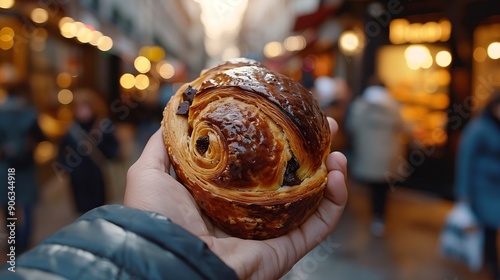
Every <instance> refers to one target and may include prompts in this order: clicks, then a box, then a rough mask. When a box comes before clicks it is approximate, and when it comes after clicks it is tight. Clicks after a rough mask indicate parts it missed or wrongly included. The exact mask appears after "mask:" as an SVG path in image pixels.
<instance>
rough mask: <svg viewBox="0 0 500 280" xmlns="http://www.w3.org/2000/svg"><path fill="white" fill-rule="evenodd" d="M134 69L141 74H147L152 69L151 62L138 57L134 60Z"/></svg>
mask: <svg viewBox="0 0 500 280" xmlns="http://www.w3.org/2000/svg"><path fill="white" fill-rule="evenodd" d="M134 67H135V69H136V70H137V71H139V73H147V72H148V71H149V70H150V69H151V62H150V61H149V59H147V58H146V57H144V56H138V57H137V58H136V59H135V60H134Z"/></svg>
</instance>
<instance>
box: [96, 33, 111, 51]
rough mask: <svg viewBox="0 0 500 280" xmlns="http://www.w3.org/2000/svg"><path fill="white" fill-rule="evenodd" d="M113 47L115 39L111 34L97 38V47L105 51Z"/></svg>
mask: <svg viewBox="0 0 500 280" xmlns="http://www.w3.org/2000/svg"><path fill="white" fill-rule="evenodd" d="M112 47H113V39H111V38H110V37H109V36H102V37H101V38H99V40H97V48H98V49H99V50H101V51H103V52H105V51H109V50H110V49H111V48H112Z"/></svg>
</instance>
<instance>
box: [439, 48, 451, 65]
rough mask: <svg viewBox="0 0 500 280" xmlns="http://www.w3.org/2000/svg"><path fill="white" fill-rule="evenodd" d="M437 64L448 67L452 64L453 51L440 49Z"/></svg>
mask: <svg viewBox="0 0 500 280" xmlns="http://www.w3.org/2000/svg"><path fill="white" fill-rule="evenodd" d="M436 64H437V65H439V66H441V67H447V66H449V65H450V64H451V53H450V52H449V51H440V52H438V53H437V54H436Z"/></svg>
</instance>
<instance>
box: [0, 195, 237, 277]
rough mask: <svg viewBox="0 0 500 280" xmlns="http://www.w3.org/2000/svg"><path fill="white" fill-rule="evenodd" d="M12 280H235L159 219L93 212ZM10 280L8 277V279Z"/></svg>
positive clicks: (28, 256) (198, 244)
mask: <svg viewBox="0 0 500 280" xmlns="http://www.w3.org/2000/svg"><path fill="white" fill-rule="evenodd" d="M6 269H7V266H4V268H3V270H2V272H1V273H0V278H2V279H4V277H8V278H11V279H237V276H236V274H235V272H234V271H233V270H232V269H231V268H229V267H228V266H227V265H226V264H224V263H223V262H222V261H221V260H220V259H219V258H218V257H217V256H216V255H215V254H214V253H212V251H210V249H209V248H208V247H207V246H206V244H205V243H204V242H203V241H201V240H200V239H198V238H197V237H195V236H194V235H192V234H190V233H189V232H187V231H186V230H184V229H182V228H181V227H179V226H178V225H176V224H174V223H172V222H170V221H169V220H168V219H167V218H165V217H164V216H161V215H159V214H155V213H151V212H145V211H140V210H136V209H132V208H128V207H124V206H119V205H109V206H103V207H99V208H96V209H94V210H92V211H89V212H88V213H86V214H85V215H83V216H81V217H80V218H79V219H78V220H76V221H75V222H74V223H72V224H70V225H68V226H67V227H65V228H63V229H61V230H60V231H58V232H56V233H55V234H53V235H52V236H50V237H49V238H47V239H46V240H44V241H43V242H41V243H40V244H39V245H37V246H36V247H35V248H33V249H32V250H30V251H28V252H26V253H24V254H23V255H21V256H19V257H18V259H17V260H16V269H15V270H16V272H10V271H7V270H6ZM9 276H10V277H9Z"/></svg>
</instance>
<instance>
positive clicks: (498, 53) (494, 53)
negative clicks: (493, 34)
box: [486, 42, 500, 59]
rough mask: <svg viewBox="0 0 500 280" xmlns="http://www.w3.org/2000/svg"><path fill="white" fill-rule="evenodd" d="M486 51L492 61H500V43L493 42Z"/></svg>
mask: <svg viewBox="0 0 500 280" xmlns="http://www.w3.org/2000/svg"><path fill="white" fill-rule="evenodd" d="M486 51H487V53H488V56H489V57H490V58H491V59H499V58H500V43H499V42H493V43H491V44H489V45H488V48H487V49H486Z"/></svg>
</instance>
